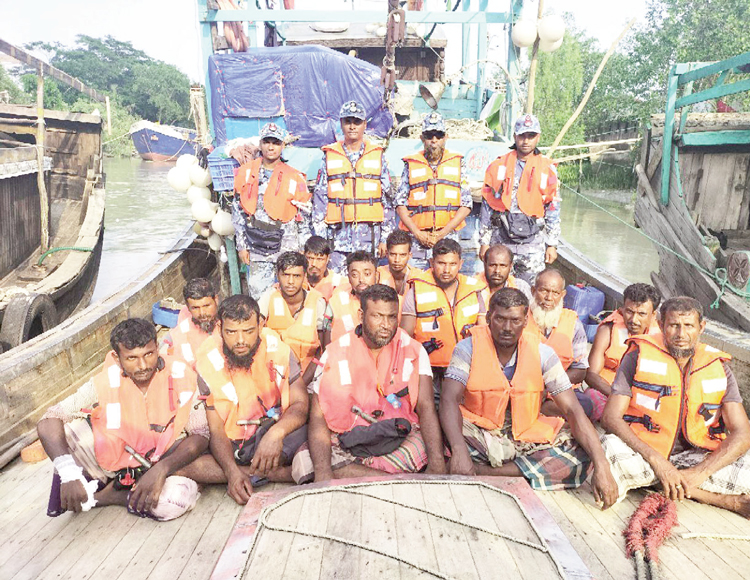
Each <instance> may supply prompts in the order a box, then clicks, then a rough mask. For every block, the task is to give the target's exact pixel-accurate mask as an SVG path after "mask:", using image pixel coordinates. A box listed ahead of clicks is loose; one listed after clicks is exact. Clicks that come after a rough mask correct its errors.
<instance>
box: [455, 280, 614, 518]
mask: <svg viewBox="0 0 750 580" xmlns="http://www.w3.org/2000/svg"><path fill="white" fill-rule="evenodd" d="M528 305H529V303H528V300H527V299H526V297H525V296H524V295H523V293H521V292H520V291H519V290H517V289H515V288H501V289H500V290H498V291H497V292H496V293H495V294H493V295H492V298H491V299H490V304H489V311H488V313H487V322H488V325H487V326H475V327H474V328H472V329H471V337H470V338H467V339H465V340H462V341H461V342H459V343H458V344H457V345H456V348H455V350H454V352H453V358H452V360H451V364H450V366H449V367H448V370H447V371H446V373H445V379H444V381H443V393H442V399H441V401H440V423H441V425H442V427H443V431H444V432H445V435H446V437H447V439H448V443H449V445H450V448H451V454H452V455H451V460H450V472H451V473H454V474H462V475H474V474H480V475H505V476H523V477H524V478H526V479H527V480H528V481H529V483H530V484H531V486H532V487H533V488H535V489H546V490H552V489H563V488H572V487H577V486H579V485H581V484H582V483H583V482H584V480H585V479H586V475H587V471H588V467H589V464H590V463H593V465H594V473H593V479H592V486H593V490H594V496H595V497H596V499H597V500H600V501H602V502H603V505H604V507H605V508H606V507H609V506H610V505H612V503H614V501H615V499H616V493H617V487H616V485H615V482H614V480H613V478H612V475H611V473H610V471H609V464H608V463H607V459H606V457H605V456H604V452H603V451H602V448H601V445H600V443H599V438H598V435H597V433H596V430H595V429H594V427H593V425H592V424H591V422H590V421H589V420H588V419H587V418H586V415H585V413H584V412H583V409H582V408H581V405H580V404H579V403H578V399H577V398H576V397H575V395H574V394H573V390H572V388H571V384H570V380H569V379H568V376H567V375H566V374H565V371H564V370H563V368H562V365H561V364H560V360H559V359H558V358H557V355H556V354H555V351H554V350H552V348H550V347H549V346H547V345H545V344H542V343H541V342H540V340H539V337H538V335H535V334H532V333H528V332H524V328H525V326H526V324H527V321H528V317H527V313H528ZM546 394H549V395H551V396H552V398H553V399H554V400H555V402H556V403H557V405H558V407H559V408H560V411H561V413H562V415H563V416H564V417H565V420H566V421H567V424H568V425H569V429H568V428H563V425H564V423H565V421H563V419H561V418H560V417H545V416H544V415H542V414H541V413H540V409H541V403H542V401H543V399H544V397H545V395H546ZM589 458H590V459H589Z"/></svg>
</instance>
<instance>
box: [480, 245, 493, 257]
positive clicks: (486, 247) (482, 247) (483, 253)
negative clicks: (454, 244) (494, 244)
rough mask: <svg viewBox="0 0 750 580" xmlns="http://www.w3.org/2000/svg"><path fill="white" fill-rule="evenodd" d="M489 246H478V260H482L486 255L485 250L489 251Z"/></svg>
mask: <svg viewBox="0 0 750 580" xmlns="http://www.w3.org/2000/svg"><path fill="white" fill-rule="evenodd" d="M489 249H490V247H489V246H479V259H480V260H484V255H485V254H486V253H487V250H489Z"/></svg>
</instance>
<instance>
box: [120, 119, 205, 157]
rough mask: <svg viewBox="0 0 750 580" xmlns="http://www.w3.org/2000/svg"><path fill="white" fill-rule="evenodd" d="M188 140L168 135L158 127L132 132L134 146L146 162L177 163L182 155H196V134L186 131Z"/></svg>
mask: <svg viewBox="0 0 750 580" xmlns="http://www.w3.org/2000/svg"><path fill="white" fill-rule="evenodd" d="M185 132H186V134H187V135H188V138H187V139H185V138H180V137H178V136H177V135H173V134H167V133H165V132H164V131H162V130H160V129H159V128H158V127H157V126H153V127H151V126H149V127H143V128H141V129H138V130H136V131H133V132H131V134H130V137H131V139H132V140H133V146H134V147H135V150H136V151H138V155H140V156H141V158H142V159H144V160H146V161H162V162H164V161H176V160H177V158H178V157H179V156H180V155H184V154H185V153H190V154H193V153H195V133H193V132H189V131H187V130H185Z"/></svg>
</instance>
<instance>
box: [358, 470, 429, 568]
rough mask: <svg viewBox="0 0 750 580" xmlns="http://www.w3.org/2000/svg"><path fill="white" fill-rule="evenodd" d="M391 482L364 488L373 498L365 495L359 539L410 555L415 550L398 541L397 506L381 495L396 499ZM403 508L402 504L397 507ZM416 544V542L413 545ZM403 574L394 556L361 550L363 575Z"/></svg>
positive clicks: (365, 542)
mask: <svg viewBox="0 0 750 580" xmlns="http://www.w3.org/2000/svg"><path fill="white" fill-rule="evenodd" d="M393 487H394V486H392V485H384V486H378V487H370V488H365V489H363V490H362V491H363V492H364V493H366V494H368V495H371V496H373V498H369V497H363V498H362V529H361V532H360V537H359V541H360V542H362V543H363V544H366V545H368V546H372V547H374V548H376V549H378V550H381V551H383V552H385V553H387V554H400V555H402V556H404V557H407V558H410V557H411V556H410V554H411V552H412V551H413V548H412V549H411V550H407V554H408V555H407V554H403V553H401V552H403V551H404V548H405V547H404V546H399V545H398V536H397V534H396V508H394V505H393V504H389V503H386V502H384V501H381V500H379V499H375V498H383V499H385V500H389V499H393ZM397 509H403V508H397ZM414 547H416V546H414ZM400 575H401V572H400V568H399V563H398V562H397V561H396V560H393V559H391V558H386V557H384V556H380V555H378V554H373V553H372V552H368V551H366V550H361V551H360V554H359V577H360V578H362V579H371V580H381V579H382V578H394V579H396V578H399V576H400Z"/></svg>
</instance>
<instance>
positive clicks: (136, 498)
mask: <svg viewBox="0 0 750 580" xmlns="http://www.w3.org/2000/svg"><path fill="white" fill-rule="evenodd" d="M167 475H168V474H167V470H166V469H164V468H162V467H161V466H160V464H159V463H156V464H155V465H154V466H153V467H152V468H151V469H149V470H148V471H146V473H144V474H143V475H142V476H141V478H140V479H139V480H138V483H136V484H135V486H134V487H133V491H132V492H131V494H130V498H129V500H128V507H129V508H130V509H131V510H132V511H134V512H135V513H137V514H144V515H145V514H148V513H149V512H150V511H151V509H152V508H154V507H156V504H157V503H159V496H160V495H161V490H162V488H163V487H164V482H165V481H166V479H167Z"/></svg>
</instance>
